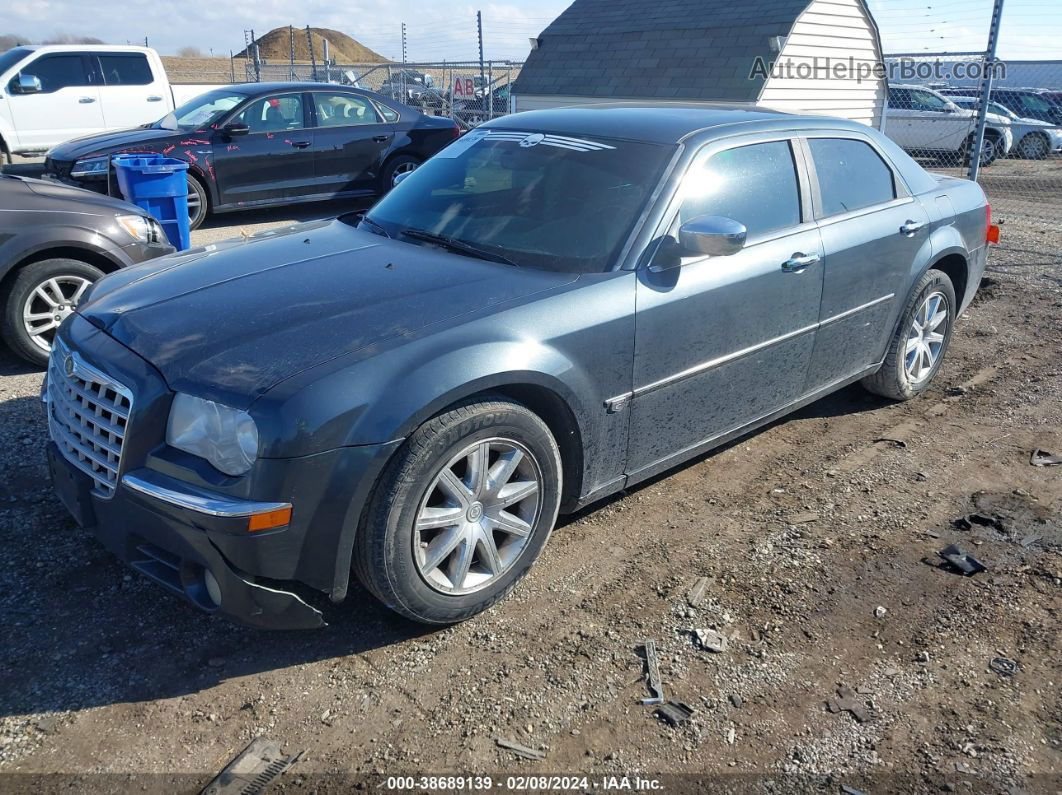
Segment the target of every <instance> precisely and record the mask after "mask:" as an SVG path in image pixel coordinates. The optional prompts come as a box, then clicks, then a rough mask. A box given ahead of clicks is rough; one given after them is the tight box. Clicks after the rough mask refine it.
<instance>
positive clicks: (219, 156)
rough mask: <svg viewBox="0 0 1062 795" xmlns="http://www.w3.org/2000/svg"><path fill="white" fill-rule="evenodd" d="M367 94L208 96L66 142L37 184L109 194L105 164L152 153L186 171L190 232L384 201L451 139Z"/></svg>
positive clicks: (316, 90)
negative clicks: (288, 208)
mask: <svg viewBox="0 0 1062 795" xmlns="http://www.w3.org/2000/svg"><path fill="white" fill-rule="evenodd" d="M459 134H460V131H459V130H458V127H457V125H456V124H455V123H454V122H453V121H452V120H451V119H444V118H436V117H431V116H425V115H424V114H422V113H419V112H417V111H415V110H413V109H412V108H409V107H406V106H405V105H403V104H401V103H398V102H395V101H394V100H391V99H387V98H385V97H382V96H380V95H379V94H374V93H373V92H371V91H364V90H361V89H357V88H353V87H347V86H337V85H332V84H329V83H248V84H246V85H240V86H226V87H224V88H218V89H216V90H214V91H210V92H208V93H206V94H203V95H201V96H199V97H196V98H195V99H193V100H191V101H190V102H188V103H187V104H185V105H182V106H181V107H179V108H177V110H175V111H174V112H173V113H171V114H169V115H167V116H166V117H164V118H163V119H161V120H159V121H157V122H155V123H154V124H150V125H147V126H145V127H137V128H135V129H131V130H123V131H122V132H115V133H106V134H103V135H92V136H87V137H85V138H76V139H74V140H72V141H67V142H66V143H64V144H61V145H59V146H57V147H55V148H54V149H52V150H51V151H50V152H48V157H47V159H46V160H45V166H44V171H45V176H47V177H50V178H52V179H56V180H59V181H62V182H67V183H70V184H73V185H77V186H79V187H86V188H91V189H92V190H95V191H98V192H100V193H112V192H114V191H115V190H116V187H117V186H116V184H115V181H114V179H113V166H112V165H111V156H112V155H114V154H118V153H119V152H161V153H162V154H165V155H169V156H170V157H176V158H179V159H181V160H184V161H186V162H187V163H188V164H189V169H188V215H189V220H190V223H191V226H192V228H193V229H194V228H196V227H197V226H199V225H200V224H201V223H202V222H203V221H204V219H206V217H207V215H208V214H209V213H212V212H217V213H222V212H230V211H232V210H244V209H248V208H251V207H272V206H276V205H282V204H295V203H299V202H308V201H318V200H321V199H335V198H345V197H358V196H366V197H369V196H378V195H380V194H383V193H386V192H387V191H388V190H389V189H390V188H391V186H392V185H393V184H394V180H395V178H396V177H397V176H398V175H399V174H403V173H408V172H409V171H412V170H413V169H415V168H416V167H417V166H418V165H420V164H421V163H423V162H424V161H425V160H427V159H428V158H429V157H431V156H432V155H433V154H435V153H436V152H437V151H439V150H440V149H442V148H443V147H444V146H446V145H447V144H448V143H450V142H451V141H453V140H454V139H455V138H457V137H458V135H459Z"/></svg>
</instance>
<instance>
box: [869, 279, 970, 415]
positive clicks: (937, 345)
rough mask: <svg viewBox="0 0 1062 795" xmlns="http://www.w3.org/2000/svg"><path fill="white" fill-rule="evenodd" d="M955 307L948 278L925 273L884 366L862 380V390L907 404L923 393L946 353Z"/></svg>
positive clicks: (953, 289)
mask: <svg viewBox="0 0 1062 795" xmlns="http://www.w3.org/2000/svg"><path fill="white" fill-rule="evenodd" d="M957 307H958V302H957V301H956V300H955V288H954V287H953V286H952V283H951V279H949V278H948V275H947V274H946V273H944V272H943V271H938V270H933V269H930V270H929V271H926V274H925V275H924V276H923V277H922V278H921V279H919V280H918V284H916V285H915V288H914V290H913V291H912V293H911V297H910V298H909V299H908V301H907V306H906V307H905V308H904V313H903V316H902V318H901V320H900V323H899V326H898V327H897V329H896V333H895V334H894V335H893V338H892V340H891V341H890V342H889V349H888V352H887V354H886V356H885V363H884V364H883V365H882V366H881V369H880V370H878V371H877V372H876V373H874V374H873V375H869V376H867V377H866V378H864V379H863V381H862V384H863V387H864V388H865V389H867V391H869V392H873V393H874V394H875V395H881V396H882V397H887V398H891V399H892V400H910V399H911V398H913V397H916V396H918V395H920V394H922V393H923V392H925V391H926V389H928V388H929V384H930V383H931V382H932V381H933V379H934V378H935V377H936V375H937V372H938V371H939V370H940V366H941V363H942V362H943V361H944V354H946V353H947V351H948V344H949V343H950V342H951V332H952V327H953V326H954V324H955V316H956V314H957Z"/></svg>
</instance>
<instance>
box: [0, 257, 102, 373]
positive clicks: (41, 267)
mask: <svg viewBox="0 0 1062 795" xmlns="http://www.w3.org/2000/svg"><path fill="white" fill-rule="evenodd" d="M101 276H103V271H101V270H100V269H99V268H94V267H93V266H92V265H89V264H88V263H85V262H81V261H80V260H76V259H46V260H41V261H40V262H33V263H31V264H29V265H24V266H23V267H22V268H20V269H19V270H18V271H17V272H16V273H15V274H14V275H13V278H9V279H8V280H7V282H6V284H5V286H4V289H3V290H2V291H0V307H2V309H3V313H4V315H3V318H2V319H0V336H2V337H3V340H4V342H6V343H7V346H8V347H9V348H10V349H11V350H12V351H13V352H14V353H16V354H17V355H18V356H20V357H21V358H23V359H25V360H26V361H28V362H30V363H31V364H35V365H38V366H40V367H45V366H46V365H47V364H48V353H49V351H50V350H51V343H52V339H54V337H55V331H56V329H57V328H58V326H59V323H60V322H62V320H64V319H65V318H66V317H67V316H69V315H70V314H72V313H73V311H74V309H75V308H76V307H77V304H78V302H79V301H80V299H81V296H82V294H83V293H84V291H85V290H86V289H87V288H88V287H89V285H91V284H92V283H93V282H95V281H96V280H97V279H99V278H100V277H101Z"/></svg>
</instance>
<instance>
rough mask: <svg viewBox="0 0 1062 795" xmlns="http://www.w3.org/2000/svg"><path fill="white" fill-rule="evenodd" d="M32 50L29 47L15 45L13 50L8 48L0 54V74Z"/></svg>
mask: <svg viewBox="0 0 1062 795" xmlns="http://www.w3.org/2000/svg"><path fill="white" fill-rule="evenodd" d="M31 52H33V50H31V49H30V48H29V47H15V48H14V49H13V50H8V51H7V52H5V53H4V54H3V55H0V75H2V74H3V73H4V72H6V71H7V70H8V69H10V68H11V67H12V66H14V65H15V64H17V63H18V62H19V61H21V60H22V59H23V58H25V57H26V56H27V55H29V54H30V53H31Z"/></svg>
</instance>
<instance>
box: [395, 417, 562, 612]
mask: <svg viewBox="0 0 1062 795" xmlns="http://www.w3.org/2000/svg"><path fill="white" fill-rule="evenodd" d="M541 506H542V474H541V469H540V467H539V465H538V462H537V461H536V460H535V457H534V456H533V455H532V454H531V452H530V451H529V450H528V449H527V448H526V447H524V446H523V445H522V444H520V443H519V442H516V441H513V440H512V439H503V438H494V439H486V440H483V441H478V442H475V443H473V444H471V445H469V446H468V447H466V448H465V449H464V450H462V451H461V452H460V453H458V454H457V455H456V456H454V457H453V458H452V459H450V461H449V462H448V463H447V464H446V466H444V467H443V468H442V469H441V470H440V471H439V473H438V474H437V475H436V476H435V478H434V479H433V480H432V483H431V485H430V486H429V487H428V490H427V491H426V492H425V494H424V498H423V499H422V500H421V504H420V510H418V511H417V517H416V520H415V523H414V526H413V555H414V562H415V564H416V567H417V571H418V572H419V573H420V575H421V577H423V578H424V581H425V582H426V583H427V584H428V585H429V586H430V587H431V588H432V589H434V590H436V591H439V592H440V593H444V594H448V595H451V596H460V595H463V594H468V593H473V592H475V591H479V590H481V589H483V588H486V587H487V586H489V585H490V584H491V583H493V582H495V581H496V580H497V579H498V578H499V577H501V576H502V575H503V574H504V573H505V572H506V571H508V570H509V569H510V568H511V567H512V565H513V564H514V563H515V562H516V560H517V559H518V558H519V557H520V554H521V553H522V552H523V551H524V549H525V548H526V547H527V544H528V541H529V539H530V538H531V533H532V530H533V529H534V527H535V523H536V522H537V521H538V518H539V514H540V513H541V510H542V507H541Z"/></svg>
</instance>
